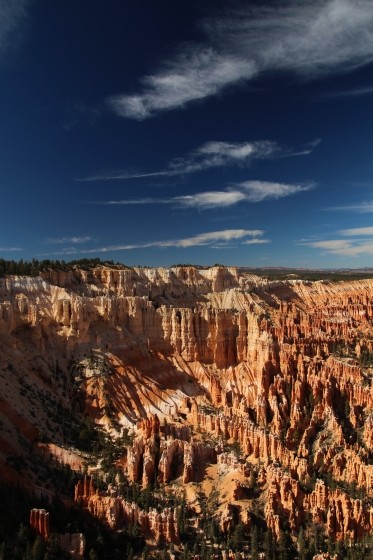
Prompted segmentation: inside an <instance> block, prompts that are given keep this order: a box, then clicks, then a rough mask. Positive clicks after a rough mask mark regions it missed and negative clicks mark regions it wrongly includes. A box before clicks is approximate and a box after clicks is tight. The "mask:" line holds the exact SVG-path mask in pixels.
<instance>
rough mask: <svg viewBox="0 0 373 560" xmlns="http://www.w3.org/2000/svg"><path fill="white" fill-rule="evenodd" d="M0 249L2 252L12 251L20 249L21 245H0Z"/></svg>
mask: <svg viewBox="0 0 373 560" xmlns="http://www.w3.org/2000/svg"><path fill="white" fill-rule="evenodd" d="M0 251H1V252H3V253H12V252H13V251H22V248H21V247H0Z"/></svg>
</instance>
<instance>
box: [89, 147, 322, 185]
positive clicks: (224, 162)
mask: <svg viewBox="0 0 373 560" xmlns="http://www.w3.org/2000/svg"><path fill="white" fill-rule="evenodd" d="M318 143H319V141H315V142H312V143H311V144H310V145H309V146H308V147H307V148H306V149H305V150H304V151H302V152H301V153H292V152H291V151H290V150H286V149H283V148H281V147H280V146H279V145H278V144H277V143H276V142H271V141H269V140H258V141H253V142H221V141H220V142H219V141H210V142H205V143H204V144H201V146H199V147H198V148H196V149H195V150H193V151H192V152H191V153H189V154H187V155H186V156H184V157H179V158H176V159H173V160H171V161H170V162H169V163H168V165H167V166H166V168H165V169H162V170H160V171H153V172H150V173H141V172H135V173H130V172H128V171H118V172H114V173H112V172H111V173H106V174H100V175H93V176H91V177H85V178H81V179H78V180H79V181H109V180H117V179H138V178H146V177H175V176H178V175H187V174H189V173H195V172H197V171H205V170H207V169H212V168H216V167H224V166H247V165H249V164H250V162H251V161H253V160H258V159H259V160H260V159H269V158H272V157H284V156H291V155H307V154H309V153H311V151H313V149H314V147H315V146H316V145H317V144H318Z"/></svg>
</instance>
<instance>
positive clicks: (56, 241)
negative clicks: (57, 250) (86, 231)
mask: <svg viewBox="0 0 373 560" xmlns="http://www.w3.org/2000/svg"><path fill="white" fill-rule="evenodd" d="M91 240H92V238H91V237H89V235H85V236H74V237H59V238H57V239H56V238H54V239H53V238H48V239H46V240H45V243H50V244H53V245H63V244H64V243H72V244H74V245H75V244H80V243H87V242H88V241H91Z"/></svg>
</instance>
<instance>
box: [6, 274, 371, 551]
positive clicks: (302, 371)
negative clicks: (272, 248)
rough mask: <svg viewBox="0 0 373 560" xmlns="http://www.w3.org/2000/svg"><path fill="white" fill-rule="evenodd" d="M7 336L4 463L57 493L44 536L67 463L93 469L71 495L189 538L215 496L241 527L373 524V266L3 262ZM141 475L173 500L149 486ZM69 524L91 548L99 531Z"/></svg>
mask: <svg viewBox="0 0 373 560" xmlns="http://www.w3.org/2000/svg"><path fill="white" fill-rule="evenodd" d="M0 340H1V348H2V351H1V354H0V395H1V399H0V421H1V426H2V430H1V435H0V467H1V473H2V479H3V481H5V482H7V483H11V484H17V485H20V486H21V487H22V488H24V490H25V491H26V492H29V493H32V494H33V495H35V496H37V497H39V498H42V499H44V500H45V501H46V505H45V513H42V514H41V513H40V511H43V510H40V509H35V510H33V513H32V516H31V519H32V521H31V526H32V527H33V528H34V529H35V530H36V532H37V533H38V534H40V535H41V536H42V537H43V538H49V535H50V521H49V514H48V511H47V510H48V503H51V502H52V501H53V500H54V499H55V497H56V495H60V494H61V490H58V489H57V488H56V485H55V484H54V482H53V479H52V478H51V475H50V469H51V468H52V467H53V468H57V469H60V470H61V469H65V470H66V469H69V472H70V471H71V472H73V473H76V475H77V477H78V478H79V480H77V481H76V484H75V489H73V490H71V491H70V492H69V493H68V492H64V493H63V492H62V495H63V499H64V503H65V505H66V507H67V508H70V507H71V508H74V507H75V508H80V509H81V510H84V511H85V512H86V515H89V516H91V517H92V518H94V519H99V520H101V522H103V523H104V525H105V526H106V527H109V528H110V529H111V530H112V531H120V530H121V528H123V527H124V526H128V525H130V526H131V527H133V526H136V527H137V530H138V531H139V533H140V534H141V535H142V536H143V538H144V539H146V542H147V543H148V545H149V546H150V547H151V546H155V547H157V546H163V545H164V546H169V545H172V546H173V547H174V549H175V550H176V554H178V553H179V552H180V553H181V551H182V550H183V544H182V542H183V538H182V537H183V533H185V531H186V528H185V526H184V527H181V526H180V524H181V523H182V524H183V525H184V524H185V523H186V524H187V526H188V527H189V529H188V530H189V531H192V532H193V531H194V532H196V534H197V533H198V531H199V529H201V530H202V529H203V527H204V526H202V525H201V523H202V522H201V516H202V514H203V513H204V515H206V511H207V513H208V515H209V516H211V517H213V519H214V522H215V523H216V526H217V527H218V529H217V530H218V531H219V532H220V533H221V534H222V535H225V536H226V537H229V535H232V533H233V532H234V530H235V527H236V526H237V524H239V525H241V526H242V527H243V528H244V531H250V529H252V528H253V527H254V526H255V525H258V526H263V527H266V528H267V529H268V530H270V531H271V532H272V534H273V535H274V538H275V539H277V540H278V539H280V538H281V534H282V533H283V532H284V531H285V530H286V531H287V532H288V533H289V534H290V535H291V537H292V539H293V542H294V543H295V542H296V539H297V536H298V535H299V532H300V530H301V529H302V530H303V529H304V530H305V531H311V530H315V527H316V528H320V530H322V531H323V533H324V534H325V535H326V538H327V539H332V540H333V542H349V543H357V542H361V541H362V539H364V538H366V537H368V536H370V535H372V533H373V385H372V377H373V280H372V279H363V278H362V279H360V280H354V281H331V280H320V281H312V282H311V281H306V280H301V279H287V280H283V281H270V280H267V279H265V278H262V277H259V276H256V275H254V274H252V273H251V272H250V271H248V270H244V269H239V268H228V267H223V266H216V267H211V268H198V267H192V266H179V267H173V268H169V269H163V268H158V269H152V268H125V267H120V266H114V265H113V266H104V265H102V266H97V267H96V268H93V269H88V270H83V269H79V268H75V269H71V270H65V271H63V270H55V269H47V270H44V271H42V272H41V273H40V275H39V276H37V277H28V276H5V277H3V278H0ZM97 430H99V431H100V433H102V434H104V436H103V437H104V438H106V440H110V441H111V442H113V445H114V446H115V454H114V455H113V454H112V464H111V466H110V468H112V469H113V471H114V474H112V476H111V480H110V481H109V480H108V475H107V472H105V466H104V462H105V461H104V460H103V459H102V457H101V458H100V460H97V461H96V463H94V461H92V457H91V456H90V454H89V451H88V450H87V449H89V450H90V438H91V436H92V437H93V435H94V434H95V433H96V432H97ZM72 433H74V437H73V436H72V435H71V434H72ZM87 446H88V447H87ZM107 463H108V460H107V459H106V462H105V464H106V471H107V470H108V466H107ZM51 465H52V467H51ZM94 478H96V479H98V480H96V482H95V483H94V482H93V480H94ZM100 481H101V482H100ZM96 483H97V484H98V485H100V484H101V488H100V489H99V488H98V487H97V486H96ZM135 487H136V488H138V489H139V491H140V492H143V493H145V492H146V489H147V488H148V489H149V488H152V489H153V490H154V493H155V494H154V495H155V496H157V495H161V494H162V500H163V501H161V502H160V503H161V504H162V506H161V507H160V506H158V507H157V505H156V504H152V505H149V504H147V506H146V507H144V505H143V504H138V503H135V502H134V501H131V496H130V495H129V494H128V492H129V491H128V488H135ZM125 488H127V494H128V495H125V492H124V489H125ZM209 508H210V509H209ZM181 510H183V511H185V510H187V512H188V515H187V520H186V521H185V520H182V515H181ZM38 512H39V513H38ZM51 520H52V521H53V519H52V517H51ZM59 539H60V542H61V543H62V545H63V547H64V550H70V551H73V552H70V553H71V555H72V557H76V558H80V557H83V554H84V552H83V549H84V542H85V541H84V535H83V534H81V532H75V533H70V536H66V535H65V534H61V535H60V536H59ZM74 551H75V552H74ZM316 552H319V551H316ZM328 552H329V551H328ZM322 554H324V553H323V552H322V551H320V557H325V558H326V557H328V556H326V554H327V552H326V551H325V556H321V555H322ZM74 555H75V556H74ZM218 557H220V556H218ZM330 557H332V556H330Z"/></svg>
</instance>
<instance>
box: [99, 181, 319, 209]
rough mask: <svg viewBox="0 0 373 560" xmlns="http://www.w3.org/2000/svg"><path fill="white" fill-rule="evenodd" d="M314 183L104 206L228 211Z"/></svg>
mask: <svg viewBox="0 0 373 560" xmlns="http://www.w3.org/2000/svg"><path fill="white" fill-rule="evenodd" d="M314 186H315V184H314V183H307V184H286V183H271V182H267V181H244V182H242V183H237V184H236V185H233V186H229V187H228V188H227V189H225V190H221V191H205V192H200V193H196V194H191V195H184V196H173V197H170V198H154V197H146V198H134V199H122V200H108V201H105V202H101V203H96V204H102V205H105V206H115V205H123V206H127V205H135V204H170V205H173V206H175V207H177V208H198V209H200V210H204V209H209V208H224V207H227V206H233V205H234V204H238V203H239V202H254V203H255V202H262V201H263V200H277V199H279V198H284V197H286V196H291V195H294V194H297V193H300V192H305V191H309V190H310V189H312V188H313V187H314Z"/></svg>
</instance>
